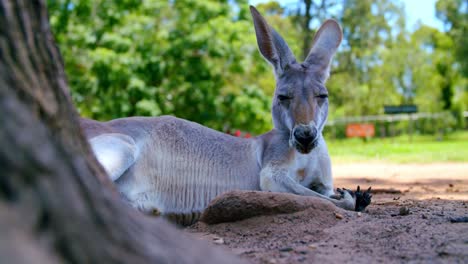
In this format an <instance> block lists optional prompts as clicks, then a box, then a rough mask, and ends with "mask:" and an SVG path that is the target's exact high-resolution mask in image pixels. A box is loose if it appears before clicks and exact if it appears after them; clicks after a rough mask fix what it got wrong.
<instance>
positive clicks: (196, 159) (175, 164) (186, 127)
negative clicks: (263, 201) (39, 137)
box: [81, 116, 262, 214]
mask: <svg viewBox="0 0 468 264" xmlns="http://www.w3.org/2000/svg"><path fill="white" fill-rule="evenodd" d="M81 124H82V127H83V129H84V130H85V131H86V135H87V136H88V139H89V140H90V142H93V139H97V138H99V137H103V136H104V137H105V136H106V135H112V136H113V135H125V136H128V137H130V138H131V139H132V140H133V141H134V145H135V149H136V152H137V153H136V155H137V156H138V157H137V158H135V162H134V163H133V164H132V165H131V166H129V167H128V169H127V170H126V171H125V172H124V173H123V174H122V176H120V177H118V179H116V180H115V183H116V185H117V187H118V189H119V191H120V192H121V193H122V194H123V196H124V197H125V198H126V199H127V200H128V201H129V202H130V203H131V204H132V205H133V206H135V207H137V208H138V209H140V210H142V211H146V212H152V211H158V212H160V213H163V214H192V213H193V212H201V211H202V210H203V209H204V208H205V207H206V205H207V204H208V202H209V201H211V200H212V199H213V198H214V197H216V196H217V195H219V194H221V193H223V192H226V191H229V190H233V189H248V190H258V189H259V172H260V164H259V155H258V154H259V152H261V147H262V146H261V144H259V142H258V141H257V140H256V139H243V138H237V137H233V136H230V135H227V134H224V133H220V132H218V131H215V130H212V129H210V128H207V127H204V126H201V125H199V124H197V123H194V122H190V121H187V120H183V119H179V118H175V117H171V116H163V117H131V118H122V119H115V120H112V121H109V122H104V123H101V122H97V121H93V120H87V119H83V120H82V123H81ZM95 152H96V151H95Z"/></svg>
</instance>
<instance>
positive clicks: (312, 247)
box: [307, 244, 317, 249]
mask: <svg viewBox="0 0 468 264" xmlns="http://www.w3.org/2000/svg"><path fill="white" fill-rule="evenodd" d="M307 247H309V248H310V249H317V246H316V245H314V244H309V245H308V246H307Z"/></svg>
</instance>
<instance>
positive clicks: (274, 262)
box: [268, 259, 276, 264]
mask: <svg viewBox="0 0 468 264" xmlns="http://www.w3.org/2000/svg"><path fill="white" fill-rule="evenodd" d="M268 263H269V264H276V259H269V260H268Z"/></svg>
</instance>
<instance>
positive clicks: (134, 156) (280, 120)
mask: <svg viewBox="0 0 468 264" xmlns="http://www.w3.org/2000/svg"><path fill="white" fill-rule="evenodd" d="M251 11H252V16H253V18H254V23H255V28H256V34H257V40H258V44H259V49H260V51H261V52H262V54H263V55H264V57H265V58H266V59H267V60H268V61H269V62H270V63H271V64H272V65H273V66H274V68H275V73H276V79H277V85H276V90H275V97H274V99H273V106H272V115H273V122H274V129H273V130H271V131H270V132H268V133H266V134H263V135H260V136H258V137H255V138H252V139H244V138H236V137H233V136H230V135H226V134H223V133H220V132H217V131H214V130H212V129H210V128H207V127H204V126H201V125H199V124H196V123H193V122H190V121H186V120H182V119H178V118H175V117H170V116H163V117H130V118H122V119H116V120H112V121H109V122H104V123H100V122H97V121H93V120H88V119H83V120H82V122H81V124H82V127H83V129H84V131H85V132H86V135H87V137H88V139H89V140H90V143H91V145H92V147H93V150H94V153H95V155H96V156H97V158H98V160H100V161H102V160H105V159H107V160H115V161H116V162H115V163H114V164H110V165H109V163H107V164H106V163H105V162H101V164H102V165H103V166H104V168H105V169H106V171H108V172H109V174H110V176H111V177H112V179H113V180H114V181H115V183H116V185H117V188H118V189H119V191H120V192H121V193H122V195H123V196H124V197H125V198H126V200H127V201H128V202H129V203H130V204H131V205H132V206H134V207H136V208H138V209H140V210H142V211H145V212H153V211H157V212H160V213H162V214H165V215H174V214H175V215H177V214H181V215H192V216H193V215H197V213H199V212H201V211H202V210H203V209H204V208H205V207H206V206H207V204H208V203H209V201H210V200H212V199H213V198H214V197H215V196H217V195H219V194H221V193H223V192H226V191H229V190H234V189H242V190H263V191H273V192H289V193H295V194H299V195H308V196H315V197H321V198H323V199H326V200H329V201H331V202H333V203H334V204H335V205H337V206H339V207H342V208H345V209H349V210H353V209H354V204H355V201H354V198H353V197H351V195H350V194H349V193H347V192H345V193H344V195H343V197H341V199H338V200H337V199H333V198H331V197H335V196H334V191H333V180H332V174H331V163H330V158H329V155H328V150H327V146H326V144H325V141H324V139H323V137H322V130H323V127H324V124H325V122H326V119H327V115H328V99H327V98H325V97H324V96H325V95H327V90H326V88H325V85H324V82H325V80H326V76H328V71H329V64H330V60H331V57H332V56H333V54H334V53H335V51H336V48H337V47H338V45H339V42H340V41H341V29H340V28H339V25H338V24H337V23H336V22H335V21H332V20H329V21H327V22H325V23H324V25H323V26H322V27H321V28H320V29H319V31H318V32H319V34H318V36H316V38H315V40H314V45H313V47H312V49H311V54H310V55H309V57H308V58H307V59H306V61H305V62H304V63H302V64H300V63H297V62H296V60H295V59H294V56H293V55H292V53H291V51H290V49H289V47H288V46H287V45H286V43H285V42H284V40H283V39H282V38H281V36H279V34H277V33H276V32H275V31H274V30H273V29H271V28H270V26H269V25H268V24H267V23H266V21H265V20H264V19H263V17H261V15H260V14H259V13H258V12H257V11H256V9H255V8H253V7H251ZM337 29H338V30H337ZM317 45H318V46H317ZM285 96H286V97H285ZM285 98H287V99H285ZM104 156H105V157H104ZM109 156H110V157H109ZM111 163H112V162H111ZM119 172H123V173H119ZM309 186H313V190H312V189H309V188H308V187H309ZM192 218H193V217H189V218H187V219H190V221H193V219H192Z"/></svg>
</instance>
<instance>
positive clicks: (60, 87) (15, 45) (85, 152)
mask: <svg viewBox="0 0 468 264" xmlns="http://www.w3.org/2000/svg"><path fill="white" fill-rule="evenodd" d="M0 25H1V26H0V124H1V125H0V234H1V235H0V256H1V257H0V262H2V263H3V262H5V263H61V262H69V263H109V262H113V263H119V262H121V263H146V262H152V263H208V262H213V263H221V262H222V263H229V262H231V263H234V262H238V261H237V260H236V259H234V258H231V257H229V256H227V257H226V256H225V255H224V253H220V252H219V251H218V250H214V249H211V248H209V247H208V246H207V245H205V244H202V243H200V242H198V241H197V242H194V241H192V240H190V239H188V238H186V237H185V236H184V234H182V232H181V231H177V230H176V229H175V228H174V227H172V226H170V225H169V224H168V223H166V222H165V221H163V220H160V219H155V218H150V217H147V216H144V215H142V214H140V213H138V212H136V211H134V210H133V209H131V208H129V207H128V206H126V205H125V204H124V203H122V202H121V201H120V200H119V198H118V197H117V196H118V195H117V194H116V192H115V191H113V190H114V189H113V188H112V183H111V182H110V181H109V180H108V178H107V176H106V175H105V174H104V172H103V170H102V168H101V167H100V166H99V165H98V164H97V162H96V160H95V158H94V156H93V155H92V154H91V151H90V148H89V146H88V144H87V143H86V141H85V139H84V137H83V135H82V133H81V131H80V128H79V126H78V114H77V113H76V110H75V109H74V107H73V105H72V103H71V99H70V95H69V92H68V87H67V82H66V77H65V74H64V70H63V62H62V59H61V56H60V53H59V51H58V49H57V47H56V45H55V44H54V41H53V37H52V34H51V32H50V28H49V24H48V18H47V12H46V8H45V4H44V0H17V1H11V0H0Z"/></svg>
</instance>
